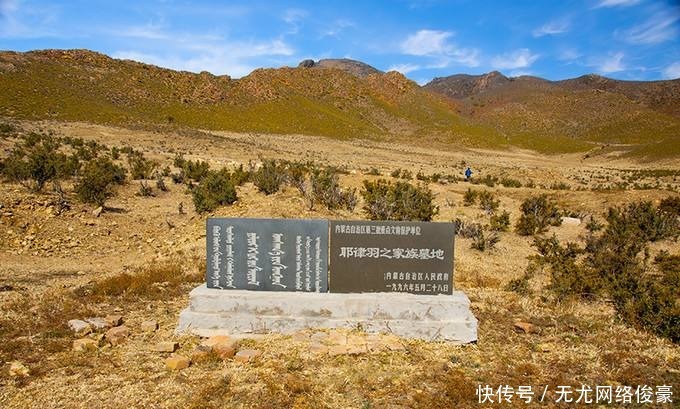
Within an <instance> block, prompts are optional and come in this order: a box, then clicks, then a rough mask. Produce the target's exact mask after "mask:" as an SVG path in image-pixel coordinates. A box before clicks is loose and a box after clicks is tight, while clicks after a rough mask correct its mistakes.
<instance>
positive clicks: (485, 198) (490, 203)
mask: <svg viewBox="0 0 680 409" xmlns="http://www.w3.org/2000/svg"><path fill="white" fill-rule="evenodd" d="M478 196H479V208H480V209H482V210H483V211H484V213H486V214H487V215H492V214H494V212H495V211H496V210H498V207H499V206H500V204H501V201H500V200H498V199H496V197H495V195H494V194H493V193H491V192H487V191H481V192H479V195H478Z"/></svg>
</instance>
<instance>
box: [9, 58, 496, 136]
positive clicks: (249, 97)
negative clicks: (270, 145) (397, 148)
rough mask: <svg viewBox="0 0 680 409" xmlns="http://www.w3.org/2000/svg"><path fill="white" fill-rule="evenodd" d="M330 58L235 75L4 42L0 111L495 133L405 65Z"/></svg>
mask: <svg viewBox="0 0 680 409" xmlns="http://www.w3.org/2000/svg"><path fill="white" fill-rule="evenodd" d="M328 61H330V62H324V61H322V62H321V63H320V64H319V67H318V68H317V67H316V66H315V68H314V69H306V68H280V69H258V70H255V71H253V72H252V73H251V74H249V75H248V76H246V77H243V78H241V79H238V80H234V79H231V78H229V77H228V76H214V75H212V74H209V73H200V74H194V73H190V72H181V71H173V70H169V69H163V68H159V67H156V66H153V65H148V64H142V63H138V62H134V61H128V60H116V59H112V58H109V57H107V56H105V55H103V54H99V53H94V52H91V51H87V50H46V51H34V52H27V53H15V52H3V53H0V88H1V89H3V92H2V93H1V94H0V115H5V116H14V117H19V118H32V119H41V118H53V119H61V120H79V121H89V122H100V123H111V124H125V125H129V124H168V123H172V124H173V125H178V126H180V125H181V126H188V127H194V128H201V129H216V130H232V131H240V132H268V133H287V134H289V133H301V134H311V135H323V136H330V137H336V138H353V137H369V138H383V137H390V138H401V137H407V138H411V137H412V136H413V135H418V136H419V137H423V138H424V139H425V140H427V139H430V140H432V139H433V138H436V139H443V140H451V141H456V142H458V143H466V144H472V145H480V146H488V145H489V144H490V143H491V142H494V140H493V139H490V140H488V139H484V138H482V136H487V135H491V136H493V135H494V134H495V132H494V131H493V130H488V131H487V130H485V129H483V128H482V127H479V126H476V125H474V124H472V123H469V121H467V120H465V119H464V118H462V117H461V116H460V115H459V114H457V113H456V112H455V109H454V107H455V103H453V102H451V101H450V100H448V99H446V98H443V97H441V96H437V95H433V94H431V93H429V92H426V91H424V90H422V89H421V88H420V87H419V86H418V85H417V84H416V83H414V82H412V81H410V80H408V79H406V78H405V77H404V76H403V75H401V74H398V73H388V74H382V73H380V72H370V73H369V74H368V75H367V76H365V77H364V78H360V77H359V76H358V75H355V73H349V72H347V71H348V70H349V68H348V67H359V68H362V66H361V64H354V63H348V62H347V61H346V60H328ZM333 61H336V62H337V63H336V62H333ZM338 61H339V62H338ZM329 64H330V65H329ZM337 64H340V65H337ZM327 66H331V68H327ZM337 67H341V68H342V67H344V68H342V69H339V68H337ZM366 67H368V66H366ZM371 70H375V69H368V68H365V67H363V68H362V70H360V72H362V73H364V72H369V71H371ZM375 71H377V70H375ZM357 72H359V71H357ZM362 75H363V74H362Z"/></svg>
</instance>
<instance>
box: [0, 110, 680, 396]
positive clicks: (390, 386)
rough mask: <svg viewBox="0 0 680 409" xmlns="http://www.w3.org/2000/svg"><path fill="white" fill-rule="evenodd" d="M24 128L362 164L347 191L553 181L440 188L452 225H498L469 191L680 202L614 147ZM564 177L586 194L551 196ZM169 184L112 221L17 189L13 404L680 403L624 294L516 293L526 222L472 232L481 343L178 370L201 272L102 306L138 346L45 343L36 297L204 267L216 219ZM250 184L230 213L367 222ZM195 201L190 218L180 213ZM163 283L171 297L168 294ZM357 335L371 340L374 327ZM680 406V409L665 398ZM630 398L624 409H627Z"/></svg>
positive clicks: (675, 365)
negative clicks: (167, 348) (615, 393)
mask: <svg viewBox="0 0 680 409" xmlns="http://www.w3.org/2000/svg"><path fill="white" fill-rule="evenodd" d="M23 125H24V126H25V127H27V128H35V129H50V130H54V131H55V133H56V134H57V135H61V136H74V137H82V138H84V139H86V140H95V141H97V142H100V143H103V144H106V145H108V146H118V147H123V146H126V145H129V146H132V147H133V148H135V149H137V150H141V151H143V152H144V153H145V155H146V156H148V157H150V158H152V159H155V160H157V161H159V162H160V163H161V166H165V165H170V166H172V161H173V158H174V157H175V155H176V153H183V154H184V156H185V158H187V159H202V160H206V161H208V162H209V163H210V164H211V167H212V168H220V167H222V166H228V167H235V166H238V165H239V164H244V165H246V166H247V164H248V162H249V161H253V162H256V161H259V160H261V159H264V158H277V159H290V160H312V161H315V162H317V163H321V164H328V165H335V166H339V167H342V168H344V169H346V170H347V171H348V172H347V174H345V175H342V177H341V184H342V185H343V186H348V187H356V188H360V187H361V185H362V181H363V180H364V179H375V178H377V177H379V176H370V175H367V172H368V171H369V170H370V169H371V168H377V169H378V170H379V171H380V172H381V173H382V175H383V176H381V177H384V178H387V179H392V178H391V177H390V172H391V171H393V170H395V169H397V168H402V169H407V170H410V171H411V172H412V173H413V174H414V175H415V174H416V173H418V172H421V173H423V174H426V175H430V174H433V173H441V174H444V175H453V176H456V177H458V178H462V173H463V171H464V169H465V168H466V167H467V166H470V167H471V168H472V170H473V171H474V172H475V173H474V176H475V177H484V176H486V175H490V176H496V177H499V178H503V177H507V178H513V179H517V180H519V181H521V182H522V184H523V185H526V184H527V182H529V181H531V182H533V185H534V186H535V187H532V188H528V187H520V188H511V187H503V186H501V185H500V184H496V185H495V186H494V187H488V186H485V185H483V184H479V185H471V184H470V183H467V182H462V181H459V182H457V183H446V184H441V183H429V184H428V186H429V188H430V189H431V190H432V191H433V192H434V193H435V195H436V198H435V201H436V204H437V205H438V206H439V209H440V212H439V214H438V215H437V216H436V217H435V221H452V220H455V219H461V220H464V221H478V222H482V223H488V216H486V215H485V214H484V213H483V211H482V210H480V209H479V208H478V207H477V206H464V205H463V194H464V193H465V191H466V190H467V189H468V188H473V189H477V190H489V191H493V192H494V193H495V194H496V195H497V196H498V198H499V199H500V201H501V206H500V208H501V209H505V210H508V211H509V212H510V218H511V222H512V224H513V225H514V223H515V221H516V220H517V218H518V216H519V207H520V204H521V202H522V201H523V200H524V199H525V198H527V197H528V196H530V195H532V194H536V193H548V194H549V195H550V196H551V197H553V198H554V199H556V201H557V202H558V204H559V206H560V208H562V209H566V210H568V211H569V212H570V213H572V214H573V215H575V216H578V217H580V218H581V219H582V220H584V221H587V220H589V217H590V216H592V215H595V216H598V217H600V219H601V215H602V213H603V212H604V211H605V210H606V209H607V207H609V206H615V205H622V204H625V203H627V202H630V201H637V200H652V201H657V202H658V201H659V200H660V199H662V198H665V197H667V196H669V195H677V194H678V193H677V192H678V189H679V188H680V177H678V176H675V174H677V172H676V171H680V165H679V164H678V163H664V164H655V165H654V166H651V165H650V164H641V163H635V162H630V161H628V160H626V159H622V158H616V157H611V156H608V155H594V156H591V157H589V158H584V157H583V155H561V156H541V155H537V154H535V153H532V152H528V151H519V150H515V151H503V152H491V151H482V150H473V149H465V148H460V149H455V150H454V149H451V148H449V149H447V150H443V149H441V148H440V147H436V146H431V147H428V146H418V144H417V142H416V143H415V145H403V144H397V143H390V142H389V141H367V140H353V141H338V140H333V139H326V138H319V137H311V136H302V135H255V134H233V133H226V132H224V133H215V132H213V133H200V132H196V133H184V134H162V133H157V132H150V131H139V130H128V129H120V128H111V127H105V126H98V125H90V124H83V123H52V122H44V123H25V124H23ZM10 146H11V141H8V140H0V154H2V153H1V152H2V150H3V149H9V147H10ZM650 166H651V168H653V169H651V170H665V171H666V172H656V173H655V172H647V173H636V172H639V171H640V170H643V169H644V170H648V171H649V170H650ZM669 170H670V172H668V171H669ZM674 172H675V173H674ZM631 174H635V175H637V176H636V178H637V179H636V180H635V182H637V183H639V185H640V186H642V185H645V184H646V185H647V186H646V188H644V189H643V188H637V189H635V188H628V189H626V190H617V189H604V188H602V187H603V186H605V185H606V184H607V183H610V184H611V183H616V182H617V181H621V180H623V178H624V177H625V176H626V175H631ZM414 179H415V178H414ZM415 182H416V181H415V180H414V183H415ZM560 182H562V183H564V184H567V185H569V186H570V189H569V190H556V189H551V186H553V185H555V184H557V183H560ZM166 184H167V186H168V187H169V191H168V192H158V191H157V195H156V196H155V197H139V196H137V195H135V193H136V192H137V190H138V188H139V182H138V181H129V182H128V183H127V184H126V185H125V186H122V187H120V188H119V189H118V191H117V195H116V196H115V197H113V198H112V199H111V200H109V201H108V202H107V206H108V207H110V208H111V210H107V211H104V212H103V213H102V214H101V215H100V216H99V217H96V216H95V215H93V213H92V211H93V207H92V206H89V205H84V204H81V203H79V202H78V201H77V200H75V198H74V197H73V195H72V193H69V197H70V198H71V199H72V200H71V208H70V210H67V211H65V212H63V213H61V214H55V209H54V205H53V199H54V194H53V193H50V192H49V190H46V192H45V193H40V194H35V193H30V192H29V191H28V190H27V189H26V188H25V187H23V186H21V185H19V184H13V183H0V205H1V206H2V207H1V208H0V287H1V290H0V304H2V305H3V315H4V317H3V318H4V319H5V320H4V321H3V323H5V324H4V325H7V322H15V323H16V325H19V326H26V330H25V331H23V330H22V328H23V327H21V328H18V330H17V328H14V331H9V332H8V331H6V330H3V331H2V332H0V342H3V343H16V345H18V347H17V348H16V349H14V350H9V349H6V351H9V352H3V361H4V362H0V364H2V365H3V368H2V374H0V407H3V408H25V407H41V408H64V407H68V408H71V407H72V408H95V407H96V408H120V407H131V408H138V407H140V408H141V407H144V408H166V407H167V408H186V407H197V408H199V407H244V408H245V407H272V408H276V407H298V408H303V407H310V408H317V407H322V408H402V407H403V408H406V407H478V406H480V404H479V403H478V398H477V396H476V393H475V391H476V389H477V388H478V386H480V385H481V386H484V385H489V386H492V387H494V388H498V387H499V386H502V385H509V386H512V387H514V388H517V387H518V386H520V385H531V386H532V387H533V388H534V391H535V393H536V394H537V395H540V393H542V391H543V388H544V387H545V386H549V388H548V393H547V395H546V398H545V402H543V403H542V404H538V403H535V402H534V403H531V404H524V403H523V402H521V403H520V402H518V401H517V399H515V400H514V401H513V403H512V404H509V403H506V404H505V406H506V407H539V406H540V407H553V406H554V407H571V405H574V407H576V406H578V404H575V403H572V404H566V405H563V404H557V403H555V400H556V394H555V389H556V386H558V385H573V386H574V387H576V386H580V385H590V386H591V387H592V388H595V386H596V385H613V386H614V387H616V386H621V385H624V386H625V385H628V386H633V389H635V387H636V386H638V385H650V386H652V388H654V387H656V386H657V385H672V387H673V393H674V402H678V401H680V396H679V393H680V392H679V390H680V389H679V388H680V348H679V347H678V346H677V345H673V344H672V343H671V342H669V341H667V340H664V339H662V338H658V337H656V336H654V335H651V334H649V333H646V332H643V331H638V330H635V329H633V328H631V327H630V326H627V325H626V324H624V323H622V322H620V321H618V320H617V318H616V316H615V314H614V312H613V308H612V306H611V305H610V303H608V302H606V300H602V301H597V302H590V303H587V302H582V301H581V302H563V303H556V302H555V301H554V299H553V298H552V297H550V296H549V295H548V294H543V293H541V292H538V293H537V294H534V295H530V296H521V295H518V294H516V293H514V292H510V291H506V290H505V286H506V285H507V283H508V282H509V281H510V280H512V279H513V278H517V277H519V276H521V275H522V274H523V272H524V271H525V268H526V266H527V256H529V255H531V254H534V253H535V250H534V249H533V247H532V246H531V244H532V239H531V238H529V237H522V236H518V235H517V234H515V233H514V232H512V231H511V232H505V233H501V234H500V242H499V244H498V245H497V246H496V248H495V249H493V250H490V251H485V252H480V251H477V250H473V249H471V248H470V240H468V239H463V238H457V239H456V248H455V286H456V288H457V289H460V290H463V291H464V292H465V293H466V294H467V295H468V297H469V298H470V300H471V302H472V309H473V312H474V314H475V316H476V317H477V318H478V320H479V341H478V343H477V344H475V345H465V346H456V345H450V344H447V343H433V342H424V341H413V340H402V341H401V344H402V345H403V349H401V348H399V349H397V350H382V351H379V352H373V353H365V354H352V355H347V354H341V355H335V356H331V355H328V354H319V353H315V352H313V351H310V349H309V345H308V343H307V342H306V341H304V340H302V339H303V338H304V336H307V335H309V334H303V335H304V336H299V337H290V336H281V335H268V336H265V337H261V338H258V339H252V340H245V341H242V344H243V345H245V346H248V347H252V348H256V349H258V350H260V351H262V355H261V356H260V357H259V358H258V359H256V360H255V361H253V362H248V363H238V362H234V361H230V360H228V361H220V360H217V361H214V360H213V361H209V362H203V363H195V364H193V365H192V366H190V367H189V368H187V369H185V370H182V371H179V372H175V371H167V370H165V362H164V361H165V358H166V357H167V355H164V354H163V353H159V352H155V351H153V348H152V347H153V345H155V343H157V342H160V341H168V340H175V341H178V342H179V343H180V352H185V353H187V354H188V353H190V352H191V350H192V349H193V347H194V346H195V345H196V344H197V343H199V341H200V340H199V339H198V338H196V337H191V336H177V335H175V334H174V329H175V327H176V325H177V318H178V315H179V312H180V311H181V310H182V309H183V308H185V307H186V306H187V302H188V292H189V290H190V289H191V288H192V287H193V286H195V285H198V284H199V283H198V282H193V283H192V282H189V283H185V284H183V285H182V286H181V288H180V291H179V292H178V293H177V294H178V295H177V294H175V293H172V294H169V295H168V296H167V297H164V296H160V297H158V296H153V297H150V298H149V297H147V298H144V297H140V298H137V299H131V298H129V297H122V296H121V297H108V298H105V299H103V300H102V299H97V300H96V301H92V303H91V305H90V306H89V307H91V310H92V312H93V313H97V314H100V315H105V314H112V313H114V312H115V313H119V314H121V315H123V317H124V319H125V323H126V325H127V326H128V327H129V328H130V329H131V332H132V333H131V335H130V337H129V338H128V340H127V342H125V343H123V344H121V345H117V346H114V347H103V348H100V349H99V350H97V351H96V352H91V353H85V354H83V353H79V352H74V351H72V350H71V344H70V341H72V340H73V339H75V337H74V336H72V335H68V336H70V339H69V338H68V336H66V335H63V333H61V335H58V336H57V335H55V339H56V341H55V345H52V344H49V343H46V342H43V341H44V340H45V339H48V338H49V337H50V334H48V333H46V332H44V331H43V332H40V333H31V331H32V328H33V327H32V326H31V325H32V324H31V323H32V322H33V321H35V320H38V318H31V316H32V314H33V315H34V316H35V317H37V313H36V311H35V310H33V308H29V309H28V310H27V311H23V312H21V310H18V309H16V308H14V307H12V306H16V305H19V303H21V302H26V303H27V305H29V306H34V307H35V306H38V305H41V303H42V304H44V303H50V302H54V300H55V299H57V300H62V299H63V297H64V294H66V293H69V292H71V293H72V292H73V291H75V290H77V289H78V288H82V287H86V286H88V285H90V284H92V283H93V282H98V281H101V280H103V279H105V278H107V277H116V276H118V275H120V274H122V273H130V272H135V271H140V270H143V269H144V268H148V267H149V266H154V265H158V264H159V263H163V262H166V261H167V260H172V262H176V263H179V264H180V265H181V266H182V268H183V269H184V270H186V271H194V272H200V268H201V260H202V258H204V253H205V231H204V229H205V217H206V215H199V214H196V213H195V211H194V206H193V204H192V201H191V196H190V195H189V194H187V192H186V187H185V186H183V185H176V184H173V183H172V181H171V180H170V178H166ZM595 188H597V189H595ZM64 190H65V191H66V192H70V190H71V186H69V185H68V184H65V185H64ZM237 192H238V197H239V199H238V201H237V202H236V203H235V204H234V205H232V206H227V207H221V208H219V209H218V210H217V211H215V212H214V213H213V214H212V215H213V216H224V217H273V218H329V219H334V218H337V219H362V218H365V215H364V214H363V211H362V210H361V201H360V202H359V205H358V206H357V207H356V209H355V210H354V211H353V212H348V211H345V210H343V211H337V212H331V211H328V210H325V209H323V208H320V207H317V208H316V209H314V210H308V208H307V206H306V205H305V202H304V199H303V198H302V197H301V196H300V194H299V193H298V191H297V190H296V189H294V188H292V187H286V188H284V190H283V191H281V192H278V193H275V194H273V195H270V196H265V195H264V194H263V193H260V192H258V191H257V189H256V188H255V187H254V186H253V185H252V183H246V184H245V185H243V186H241V187H238V188H237ZM180 203H182V208H183V210H184V214H180V212H179V211H178V207H179V205H180ZM585 232H586V230H585V223H581V224H580V225H575V224H564V225H562V226H560V227H553V228H551V229H550V231H549V233H548V234H552V233H554V234H556V236H557V237H558V238H559V239H560V240H566V241H579V240H581V239H582V237H583V235H584V234H585ZM651 249H652V254H656V252H658V251H659V250H662V249H665V250H669V251H671V252H672V253H674V254H677V253H678V251H680V244H679V243H677V242H673V241H663V242H660V243H655V244H654V245H653V246H652V248H651ZM538 280H539V281H540V280H541V277H539V278H538ZM158 291H160V292H161V295H162V291H163V289H162V288H160V289H159V290H158ZM55 297H56V298H55ZM83 300H85V301H84V302H85V303H86V304H87V303H88V302H89V301H87V299H85V298H83ZM81 301H82V300H81ZM12 308H14V309H12ZM41 308H42V307H41ZM41 311H42V310H41ZM12 314H15V315H12ZM71 318H75V317H63V322H61V323H56V324H53V325H57V326H61V327H63V328H64V329H65V328H66V321H67V320H68V319H71ZM81 318H86V317H81ZM32 319H33V321H32ZM150 319H153V320H156V321H158V323H159V325H160V329H159V330H158V331H156V332H153V333H143V332H141V331H140V330H139V327H140V324H141V323H142V322H143V321H145V320H150ZM518 320H521V321H524V322H530V323H532V324H533V325H534V326H535V328H536V331H535V332H533V333H520V332H517V331H515V329H514V325H513V324H514V322H516V321H518ZM8 333H12V334H14V335H12V337H13V338H12V339H7V335H6V334H8ZM18 333H21V335H17V334H18ZM351 335H352V336H358V337H363V336H365V334H362V333H360V332H352V334H351ZM3 338H4V339H3ZM19 338H20V339H19ZM36 340H42V341H36ZM12 361H21V362H22V363H23V364H24V365H25V366H27V367H28V368H29V369H30V372H31V374H30V375H29V376H27V377H13V376H9V375H8V371H9V368H10V362H12ZM673 405H677V403H673V404H666V405H660V407H674V406H673ZM486 406H502V405H498V404H494V405H489V404H486ZM616 406H619V405H617V404H613V405H612V407H616ZM643 406H644V407H654V406H655V404H647V405H643ZM675 407H677V406H675Z"/></svg>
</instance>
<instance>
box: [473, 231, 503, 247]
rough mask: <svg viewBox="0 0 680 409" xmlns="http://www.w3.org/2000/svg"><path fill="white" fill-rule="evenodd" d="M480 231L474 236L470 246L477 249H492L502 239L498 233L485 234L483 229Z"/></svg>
mask: <svg viewBox="0 0 680 409" xmlns="http://www.w3.org/2000/svg"><path fill="white" fill-rule="evenodd" d="M478 231H479V233H478V234H477V235H475V236H474V237H473V238H472V243H471V244H470V247H471V248H473V249H475V250H479V251H486V250H492V249H493V248H494V247H496V244H498V242H499V241H500V240H501V238H500V237H498V234H497V233H491V234H485V233H484V230H483V229H480V230H478Z"/></svg>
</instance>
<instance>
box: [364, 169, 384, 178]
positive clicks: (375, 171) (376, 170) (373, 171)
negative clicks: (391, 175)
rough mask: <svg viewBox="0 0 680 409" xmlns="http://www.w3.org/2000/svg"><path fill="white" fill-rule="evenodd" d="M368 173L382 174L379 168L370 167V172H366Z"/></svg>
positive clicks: (373, 174)
mask: <svg viewBox="0 0 680 409" xmlns="http://www.w3.org/2000/svg"><path fill="white" fill-rule="evenodd" d="M366 174H367V175H371V176H380V175H381V173H380V170H379V169H378V168H370V169H369V170H368V172H366Z"/></svg>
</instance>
